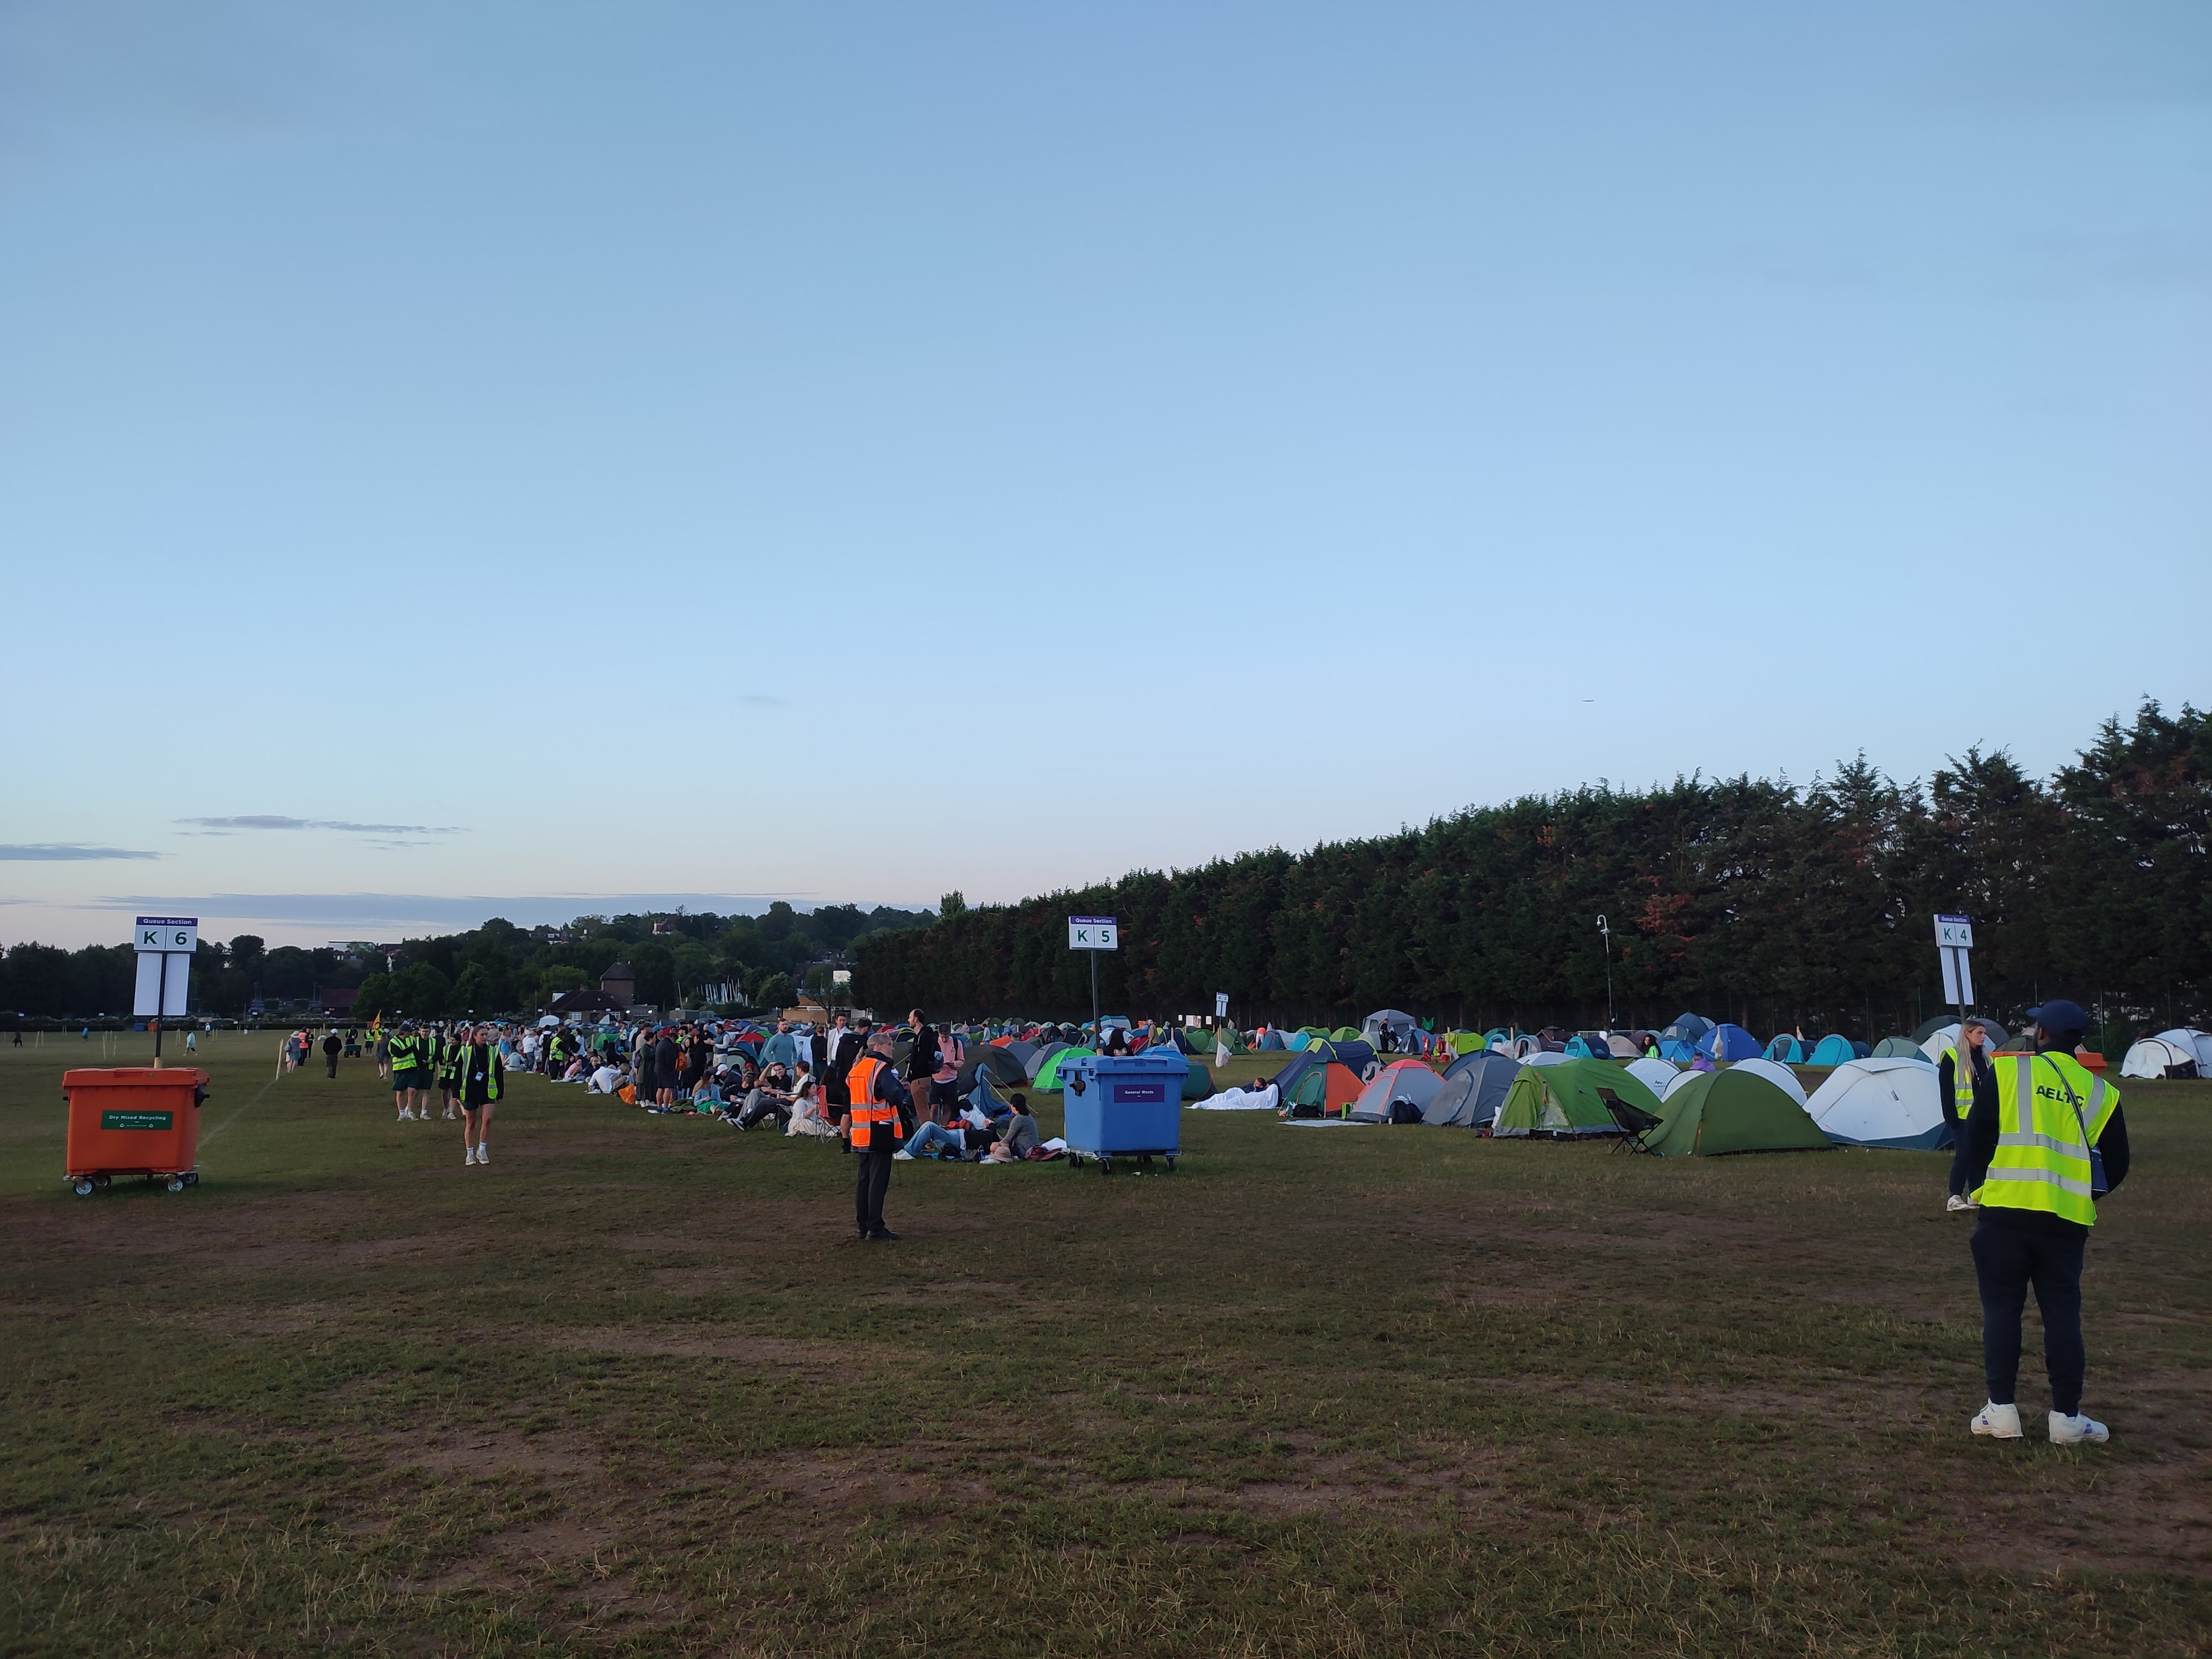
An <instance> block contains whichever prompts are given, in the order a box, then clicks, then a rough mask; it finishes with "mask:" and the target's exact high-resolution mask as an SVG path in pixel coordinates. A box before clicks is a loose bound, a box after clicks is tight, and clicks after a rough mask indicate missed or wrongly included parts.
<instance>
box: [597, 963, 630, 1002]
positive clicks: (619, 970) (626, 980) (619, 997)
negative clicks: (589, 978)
mask: <svg viewBox="0 0 2212 1659" xmlns="http://www.w3.org/2000/svg"><path fill="white" fill-rule="evenodd" d="M599 989H600V990H602V991H604V992H605V993H606V994H607V995H609V996H611V997H612V998H613V999H614V1006H616V1007H617V1008H627V1007H629V1006H630V1005H631V1004H632V1003H634V1002H635V1001H636V1000H637V974H636V972H635V969H632V968H631V967H630V965H629V963H626V962H618V963H615V965H614V966H613V967H611V968H610V969H607V971H606V972H605V973H604V974H601V975H599Z"/></svg>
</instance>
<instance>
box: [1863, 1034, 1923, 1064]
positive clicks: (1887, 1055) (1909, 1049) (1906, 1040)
mask: <svg viewBox="0 0 2212 1659" xmlns="http://www.w3.org/2000/svg"><path fill="white" fill-rule="evenodd" d="M1874 1058H1875V1059H1876V1060H1925V1059H1927V1058H1928V1056H1927V1055H1925V1054H1922V1053H1921V1052H1920V1045H1919V1044H1918V1043H1917V1042H1914V1041H1913V1040H1912V1039H1911V1037H1884V1038H1883V1039H1882V1040H1881V1042H1877V1043H1875V1045H1874Z"/></svg>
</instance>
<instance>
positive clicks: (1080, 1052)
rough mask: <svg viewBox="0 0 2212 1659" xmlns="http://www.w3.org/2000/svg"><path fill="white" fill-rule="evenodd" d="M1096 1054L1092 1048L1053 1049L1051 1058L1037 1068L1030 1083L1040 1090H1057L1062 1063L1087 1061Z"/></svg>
mask: <svg viewBox="0 0 2212 1659" xmlns="http://www.w3.org/2000/svg"><path fill="white" fill-rule="evenodd" d="M1096 1053H1097V1050H1096V1049H1093V1048H1055V1049H1054V1050H1053V1051H1052V1057H1051V1058H1050V1059H1049V1060H1046V1061H1045V1063H1044V1064H1043V1065H1042V1066H1040V1067H1038V1069H1037V1074H1036V1076H1035V1077H1033V1078H1031V1079H1030V1082H1031V1083H1033V1084H1035V1085H1036V1086H1037V1087H1038V1088H1040V1089H1057V1088H1059V1087H1060V1066H1061V1065H1062V1063H1063V1062H1066V1063H1073V1062H1074V1061H1076V1060H1088V1059H1090V1058H1091V1055H1092V1054H1096Z"/></svg>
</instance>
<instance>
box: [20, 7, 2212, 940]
mask: <svg viewBox="0 0 2212 1659" xmlns="http://www.w3.org/2000/svg"><path fill="white" fill-rule="evenodd" d="M0 250H4V252H5V258H0V581H4V586H0V593H4V597H5V604H6V611H7V615H8V617H9V628H8V630H7V640H8V645H9V659H10V665H11V667H12V669H13V670H14V672H13V674H12V676H11V682H12V685H13V687H14V690H15V696H13V697H12V698H11V699H10V711H9V712H10V714H11V715H12V717H13V718H12V720H11V726H12V727H13V732H12V738H13V741H12V742H11V744H10V745H9V757H8V771H7V775H8V777H9V781H10V787H9V788H8V789H7V790H6V791H4V792H0V899H4V900H6V901H7V902H6V903H4V904H0V940H13V939H23V938H29V937H38V938H41V939H50V940H58V941H59V942H63V943H69V944H78V943H83V942H87V941H89V940H94V939H102V940H105V939H113V940H115V941H117V942H119V941H121V940H122V939H125V937H127V934H128V914H127V913H128V912H129V911H130V910H131V909H132V908H152V909H159V910H161V911H164V912H173V911H177V910H179V909H180V908H184V909H188V910H189V911H191V912H196V913H199V914H202V915H205V916H206V917H208V918H209V920H210V931H211V932H213V933H216V934H217V935H220V934H222V933H226V932H228V931H235V930H237V929H238V928H242V927H248V926H252V927H256V928H257V929H258V931H261V932H263V933H265V934H267V935H268V936H270V937H271V938H273V939H295V940H300V941H313V940H319V939H324V938H329V937H349V936H356V935H360V934H363V933H385V934H386V935H387V936H388V935H389V933H391V932H392V931H393V930H394V929H398V928H402V927H408V926H410V925H430V924H436V925H440V926H453V925H455V924H456V922H457V921H459V920H468V919H473V918H472V915H471V912H473V911H474V910H475V909H476V908H477V901H478V900H480V899H481V900H483V901H484V902H485V903H484V907H483V908H486V909H489V908H502V909H504V910H505V911H506V912H507V914H510V915H514V917H515V919H516V920H519V921H520V920H538V919H541V915H544V914H558V915H566V914H568V913H569V912H570V911H573V910H585V909H592V908H603V906H604V905H605V903H611V902H632V901H635V900H636V899H637V898H638V897H639V896H647V895H665V896H671V898H675V897H680V898H682V899H684V901H685V902H693V903H695V904H699V903H709V902H725V903H726V902H727V900H726V899H725V900H720V901H718V900H717V899H716V896H749V897H750V898H752V899H753V900H754V901H756V902H760V901H764V899H765V898H766V897H767V896H774V895H784V896H791V897H793V898H794V899H795V900H798V901H799V902H811V901H813V900H823V901H836V900H842V899H848V898H850V899H857V900H860V901H862V902H900V903H906V902H923V901H927V902H933V901H934V900H935V898H936V897H937V896H938V895H939V893H941V892H943V891H945V890H947V889H949V888H953V887H958V888H960V889H962V890H963V891H965V892H966V893H967V894H968V896H969V897H970V899H971V900H973V899H978V898H994V899H998V898H1012V897H1016V896H1021V895H1023V894H1024V893H1028V892H1032V891H1037V890H1046V889H1049V888H1053V887H1056V886H1059V885H1062V884H1069V883H1074V882H1080V881H1085V880H1090V879H1094V878H1103V877H1110V876H1113V875H1115V874H1118V873H1120V872H1123V871H1125V870H1127V869H1129V868H1132V867H1135V866H1154V867H1158V866H1170V865H1187V864H1191V863H1194V862H1198V861H1201V860H1205V859H1206V858H1208V857H1211V856H1213V855H1215V854H1225V853H1230V852H1234V851H1237V850H1239V849H1243V848H1251V847H1258V846H1266V845H1269V844H1280V845H1283V846H1286V847H1303V846H1307V845H1310V844H1311V843H1312V842H1315V841H1316V840H1319V839H1322V838H1326V837H1334V836H1346V835H1358V834H1363V833H1371V832H1375V831H1379V830H1388V829H1395V827H1396V826H1398V825H1399V824H1400V823H1409V822H1412V823H1418V822H1420V821H1423V820H1425V819H1426V818H1428V817H1431V816H1432V815H1435V814H1437V813H1439V812H1444V811H1450V810H1452V809H1453V808H1455V807H1456V806H1459V805H1463V804H1466V803H1468V802H1473V801H1491V800H1497V799H1504V798H1507V797H1510V796H1512V795H1514V794H1516V793H1522V792H1524V791H1528V790H1543V789H1553V788H1559V787H1571V786H1573V785H1575V784H1577V783H1580V782H1583V781H1595V780H1597V779H1600V778H1609V779H1613V780H1616V781H1629V782H1634V783H1642V782H1647V781H1651V780H1654V779H1656V778H1666V777H1671V776H1672V775H1674V774H1675V773H1676V772H1678V771H1680V772H1687V771H1693V770H1700V769H1702V770H1704V771H1705V772H1707V773H1715V772H1720V773H1729V774H1733V773H1735V772H1737V771H1741V770H1749V771H1751V772H1753V773H1760V774H1766V775H1788V776H1790V777H1791V778H1794V779H1797V780H1799V781H1805V780H1808V779H1809V778H1810V777H1811V776H1812V775H1814V772H1816V771H1817V770H1819V769H1822V768H1824V767H1828V766H1831V765H1832V764H1833V763H1834V762H1835V761H1836V760H1837V759H1838V757H1849V756H1850V755H1852V754H1855V753H1857V752H1858V751H1859V750H1864V751H1865V752H1866V753H1867V755H1868V757H1869V758H1870V759H1871V760H1873V761H1874V762H1875V763H1877V764H1879V765H1881V766H1882V767H1883V768H1884V769H1887V770H1888V771H1890V772H1891V773H1892V774H1893V775H1896V776H1899V778H1910V777H1913V776H1918V775H1924V774H1925V773H1926V772H1927V771H1928V770H1929V769H1931V768H1933V767H1934V766H1936V765H1938V764H1940V763H1942V759H1943V757H1944V756H1945V755H1947V754H1950V753H1956V752H1959V751H1960V750H1963V749H1964V748H1965V746H1966V745H1967V744H1972V743H1977V742H1978V743H1981V744H1984V745H2004V746H2008V747H2010V748H2011V749H2012V750H2014V752H2015V754H2016V755H2018V756H2019V757H2021V760H2022V761H2023V762H2024V763H2027V764H2028V765H2030V766H2032V767H2033V768H2036V769H2048V768H2050V767H2051V766H2053V765H2055V764H2057V763H2059V762H2061V761H2063V759H2064V758H2065V757H2066V756H2067V754H2068V753H2069V750H2071V749H2072V748H2073V747H2074V746H2075V745H2077V744H2080V743H2081V742H2083V741H2085V740H2086V739H2087V737H2088V736H2089V734H2090V732H2092V730H2093V726H2094V725H2095V723H2096V722H2097V721H2098V720H2100V719H2101V718H2103V717H2104V716H2105V715H2106V714H2111V713H2113V712H2115V711H2124V710H2126V709H2129V708H2132V706H2133V705H2134V703H2135V702H2136V699H2137V698H2138V697H2139V696H2142V695H2144V694H2149V695H2153V696H2159V697H2161V698H2163V699H2164V700H2166V702H2169V703H2178V702H2181V701H2183V700H2185V699H2187V700H2191V701H2194V702H2197V703H2199V704H2200V705H2201V704H2203V702H2206V701H2207V700H2208V699H2212V683H2209V682H2212V671H2208V665H2212V651H2208V649H2207V647H2206V644H2205V628H2206V620H2207V618H2208V617H2212V557H2208V553H2212V548H2208V526H2209V525H2212V466H2208V465H2206V461H2205V458H2206V456H2207V455H2208V453H2212V403H2209V402H2208V396H2207V387H2208V386H2212V373H2208V371H2212V11H2207V10H2206V9H2204V8H2203V6H2201V5H2197V4H2194V3H2174V4H2164V5H2133V4H2125V3H2100V4H2096V5H2074V6H2048V5H2045V6H2038V5H2015V4H2006V5H1995V4H1990V5H1972V4H1959V5H1951V6H1944V7H1927V6H1923V5H1911V6H1905V5H1896V6H1882V5H1852V6H1849V7H1844V6H1794V7H1772V6H1753V5H1741V6H1699V5H1694V4H1685V5H1678V6H1672V7H1666V8H1658V7H1650V6H1640V5H1618V6H1607V5H1573V4H1567V5H1559V6H1545V7H1519V8H1504V7H1470V6H1464V5H1455V6H1417V5H1406V6H1397V7H1379V8H1378V7H1352V6H1341V7H1336V8H1315V7H1299V6H1292V5H1284V4H1271V5H1267V6H1256V5H1255V6H1248V7H1239V6H1234V5H1217V6H1207V7H1190V6H1166V5H1162V6H1147V5H1142V4H1125V5H1118V6H1114V7H1038V6H1030V5H1012V4H1007V5H1000V6H989V5H959V4H948V5H944V6H934V7H927V8H923V7H914V6H890V5H884V6H879V7H860V6H836V5H809V6H790V7H760V6H708V5H703V4H701V5H653V4H624V5H622V6H613V5H602V6H586V5H580V4H542V3H533V4H530V5H519V4H517V5H506V6H501V5H492V4H485V5H477V6H472V7H466V8H456V7H452V6H443V5H430V4H414V5H410V4H402V3H378V4H374V5H371V4H367V3H356V4H329V5H321V6H316V7H301V6H296V5H289V4H280V3H275V0H265V3H234V4H213V3H211V4H205V5H197V6H193V7H189V8H187V7H179V6H174V5H170V4H164V3H145V4H117V3H105V0H69V3H58V0H9V3H0ZM1208 745H1211V746H1212V748H1213V750H1215V752H1216V753H1217V754H1218V759H1216V760H1214V761H1212V762H1206V761H1203V760H1200V759H1197V758H1195V757H1198V756H1200V754H1202V753H1203V752H1204V751H1205V750H1206V748H1207V746H1208ZM112 854H137V855H143V856H132V857H120V856H112ZM118 917H119V918H120V921H118Z"/></svg>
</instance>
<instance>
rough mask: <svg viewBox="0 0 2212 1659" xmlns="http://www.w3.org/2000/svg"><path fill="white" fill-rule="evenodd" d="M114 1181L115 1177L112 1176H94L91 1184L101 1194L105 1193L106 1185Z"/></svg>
mask: <svg viewBox="0 0 2212 1659" xmlns="http://www.w3.org/2000/svg"><path fill="white" fill-rule="evenodd" d="M114 1179H115V1177H114V1176H104V1175H96V1176H93V1178H92V1184H93V1185H94V1186H95V1187H97V1188H100V1190H101V1191H102V1192H106V1190H107V1183H108V1182H111V1181H112V1180H114Z"/></svg>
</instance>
